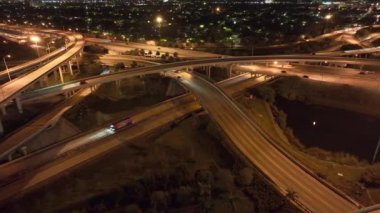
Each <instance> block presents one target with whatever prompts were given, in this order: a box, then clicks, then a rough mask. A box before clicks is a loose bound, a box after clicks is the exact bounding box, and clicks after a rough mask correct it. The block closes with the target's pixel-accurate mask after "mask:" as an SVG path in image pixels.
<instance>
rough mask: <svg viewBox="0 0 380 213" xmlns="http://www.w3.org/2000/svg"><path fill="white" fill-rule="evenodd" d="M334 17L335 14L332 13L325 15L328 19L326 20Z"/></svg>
mask: <svg viewBox="0 0 380 213" xmlns="http://www.w3.org/2000/svg"><path fill="white" fill-rule="evenodd" d="M332 17H333V15H331V14H327V15H326V16H325V19H326V20H330V19H331V18H332Z"/></svg>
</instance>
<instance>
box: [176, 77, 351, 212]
mask: <svg viewBox="0 0 380 213" xmlns="http://www.w3.org/2000/svg"><path fill="white" fill-rule="evenodd" d="M179 76H180V78H179V81H180V82H181V83H182V84H183V85H184V86H186V87H187V88H188V89H189V90H191V91H192V92H193V93H194V94H195V95H196V96H197V97H198V98H199V100H200V102H201V104H202V106H203V107H204V108H205V110H206V111H208V112H209V114H210V116H211V117H212V118H213V119H214V120H215V121H216V122H217V124H218V125H219V126H220V127H221V128H222V129H223V131H224V133H225V135H226V136H227V137H228V139H229V140H230V142H231V143H232V145H233V146H234V147H235V148H237V150H238V151H239V152H240V154H242V156H244V158H246V159H247V160H248V161H249V162H251V163H252V164H253V165H254V166H256V167H257V168H258V169H259V170H260V171H261V172H263V173H264V174H265V175H266V176H267V177H269V178H270V179H271V180H272V181H273V183H274V184H275V185H276V186H277V187H278V188H279V189H280V191H282V192H283V193H284V194H285V193H286V191H287V190H293V191H295V192H296V193H297V195H298V197H297V198H298V199H297V201H298V202H299V203H301V204H302V206H304V207H306V209H307V210H310V211H311V212H321V213H330V212H331V213H336V212H337V213H340V212H342V213H344V212H354V211H355V210H358V207H357V206H356V205H355V204H353V202H350V201H348V200H347V199H345V198H343V197H342V196H341V195H339V194H338V193H336V192H335V191H333V190H332V189H330V188H328V187H327V186H326V185H324V184H323V183H321V182H319V181H318V180H316V179H315V178H314V177H312V176H311V175H310V174H309V173H307V172H306V171H304V170H303V169H302V168H300V167H299V166H298V165H297V164H296V163H295V162H293V161H291V160H290V159H289V158H288V157H287V156H285V155H284V154H283V153H281V152H280V151H279V150H278V149H276V148H275V147H274V146H273V145H272V144H271V143H270V142H269V141H268V140H267V138H266V137H265V136H263V135H262V133H261V132H260V131H259V130H258V129H257V128H256V127H255V125H254V124H253V123H252V121H251V120H250V119H249V118H248V117H246V115H245V114H244V113H243V112H242V111H241V110H240V109H239V108H238V107H237V105H236V104H235V103H234V102H233V101H232V100H231V99H230V98H229V97H228V96H227V95H225V93H224V92H222V90H220V89H219V88H217V87H216V86H215V85H213V84H211V83H209V82H207V81H206V80H204V79H201V78H200V77H197V76H194V75H191V74H189V73H181V74H179Z"/></svg>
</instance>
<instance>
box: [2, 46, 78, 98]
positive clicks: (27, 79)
mask: <svg viewBox="0 0 380 213" xmlns="http://www.w3.org/2000/svg"><path fill="white" fill-rule="evenodd" d="M83 45H84V42H83V41H79V42H77V43H76V45H75V46H74V47H73V48H71V49H69V50H68V51H67V52H66V53H65V54H63V55H61V56H59V57H58V58H56V59H54V60H53V61H51V62H50V63H48V64H46V65H44V66H42V67H40V68H38V69H37V70H35V71H34V72H32V73H29V74H27V75H24V76H22V77H20V78H16V79H14V80H13V81H11V82H9V83H7V84H5V85H2V86H1V87H0V89H1V90H2V91H3V93H1V94H2V96H0V102H5V101H7V100H9V99H10V98H12V97H13V96H14V95H16V94H17V93H19V92H21V91H22V90H23V89H25V87H27V86H28V85H30V84H31V83H33V82H35V81H36V80H37V79H38V78H40V77H42V76H44V75H45V74H46V73H48V72H50V71H51V70H52V69H54V68H56V67H57V66H58V65H60V64H62V63H63V62H64V61H66V60H67V58H70V57H72V56H73V55H75V54H77V52H78V51H79V50H80V49H81V48H82V47H83Z"/></svg>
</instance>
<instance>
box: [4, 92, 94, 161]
mask: <svg viewBox="0 0 380 213" xmlns="http://www.w3.org/2000/svg"><path fill="white" fill-rule="evenodd" d="M89 94H91V90H90V89H89V88H87V89H84V90H82V91H80V92H79V93H78V94H76V95H75V96H73V97H72V98H70V99H68V100H67V101H65V102H63V103H60V104H58V105H56V106H55V107H54V108H53V109H52V110H51V111H49V112H48V113H46V114H44V115H42V116H40V117H37V118H35V119H34V120H33V121H31V122H30V123H29V124H27V125H26V126H24V127H23V128H22V129H21V130H18V131H16V132H13V134H11V135H9V136H7V137H6V138H5V139H4V140H3V141H2V142H1V143H0V159H3V158H5V157H6V156H7V155H8V154H10V153H11V152H13V151H14V150H16V149H17V148H19V147H20V146H22V145H23V144H25V143H26V142H28V140H30V139H31V138H33V137H34V136H36V135H37V134H39V133H40V132H42V131H43V130H44V129H45V128H47V127H49V126H50V125H54V124H55V123H56V122H57V121H58V119H60V118H61V116H62V115H63V113H65V112H66V111H68V110H69V109H71V108H72V107H73V106H75V105H76V104H77V103H79V102H80V101H81V100H83V99H84V98H85V97H86V96H87V95H89Z"/></svg>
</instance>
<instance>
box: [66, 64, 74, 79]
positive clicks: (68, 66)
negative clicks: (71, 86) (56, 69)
mask: <svg viewBox="0 0 380 213" xmlns="http://www.w3.org/2000/svg"><path fill="white" fill-rule="evenodd" d="M67 68H68V69H69V72H70V75H71V76H73V75H74V73H73V68H72V67H71V61H68V62H67Z"/></svg>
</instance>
